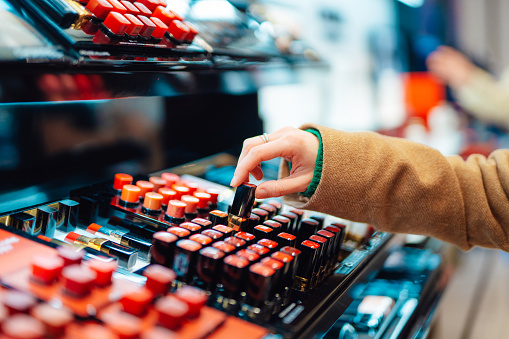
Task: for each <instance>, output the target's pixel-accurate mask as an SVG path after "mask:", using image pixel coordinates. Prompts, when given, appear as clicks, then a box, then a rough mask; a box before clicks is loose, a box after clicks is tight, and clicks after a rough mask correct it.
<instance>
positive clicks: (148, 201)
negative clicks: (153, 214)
mask: <svg viewBox="0 0 509 339" xmlns="http://www.w3.org/2000/svg"><path fill="white" fill-rule="evenodd" d="M162 203H163V196H162V194H159V193H154V192H147V194H145V200H144V201H143V207H145V208H147V209H149V210H152V211H158V210H160V209H161V205H162Z"/></svg>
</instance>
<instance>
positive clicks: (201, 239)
mask: <svg viewBox="0 0 509 339" xmlns="http://www.w3.org/2000/svg"><path fill="white" fill-rule="evenodd" d="M189 239H190V240H192V241H196V242H197V243H198V244H200V245H202V246H206V245H208V244H210V243H211V242H212V238H211V237H207V236H206V235H204V234H193V235H192V236H190V237H189Z"/></svg>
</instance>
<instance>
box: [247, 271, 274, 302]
mask: <svg viewBox="0 0 509 339" xmlns="http://www.w3.org/2000/svg"><path fill="white" fill-rule="evenodd" d="M275 275H276V270H274V269H273V268H272V267H269V266H267V265H263V264H261V263H256V264H253V265H251V267H249V274H248V279H247V288H246V294H247V299H246V303H247V304H249V305H251V306H254V307H258V308H262V307H263V306H264V304H266V303H267V302H268V300H269V299H270V297H271V293H272V286H273V285H274V280H275V278H274V277H275Z"/></svg>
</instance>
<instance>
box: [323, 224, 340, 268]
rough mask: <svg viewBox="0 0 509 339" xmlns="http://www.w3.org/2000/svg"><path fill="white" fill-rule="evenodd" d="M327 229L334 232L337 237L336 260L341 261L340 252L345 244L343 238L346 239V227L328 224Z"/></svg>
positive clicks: (335, 240) (335, 245)
mask: <svg viewBox="0 0 509 339" xmlns="http://www.w3.org/2000/svg"><path fill="white" fill-rule="evenodd" d="M325 230H326V231H329V232H332V233H334V234H335V238H334V254H333V255H334V261H336V262H337V261H339V260H340V258H339V256H340V252H341V247H342V245H343V239H344V235H345V233H344V229H342V228H340V227H338V226H332V225H330V226H326V227H325Z"/></svg>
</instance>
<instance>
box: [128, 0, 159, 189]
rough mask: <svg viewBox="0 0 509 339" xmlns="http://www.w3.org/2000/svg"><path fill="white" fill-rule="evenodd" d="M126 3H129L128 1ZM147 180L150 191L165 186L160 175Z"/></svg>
mask: <svg viewBox="0 0 509 339" xmlns="http://www.w3.org/2000/svg"><path fill="white" fill-rule="evenodd" d="M128 3H129V4H130V2H128ZM131 5H132V4H131ZM148 181H150V182H151V183H152V184H153V185H154V189H153V190H152V192H156V193H158V192H159V189H160V188H162V187H166V180H164V179H163V178H161V177H150V178H149V179H148Z"/></svg>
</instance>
